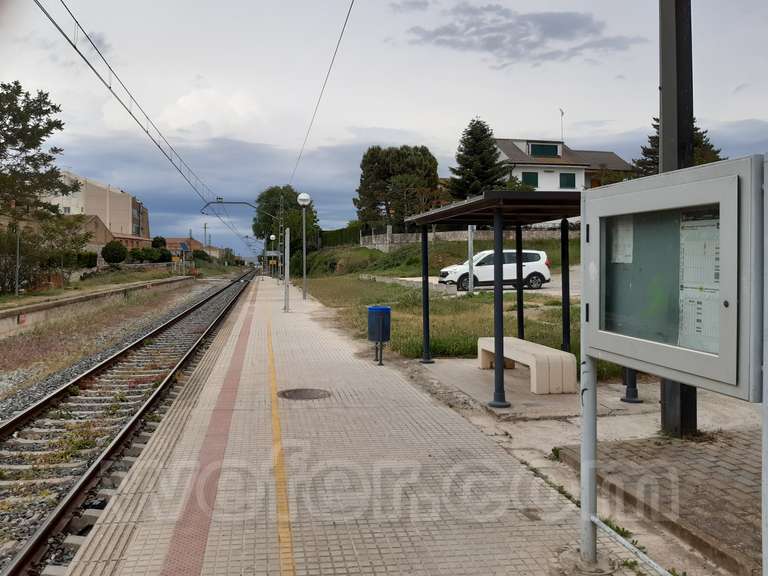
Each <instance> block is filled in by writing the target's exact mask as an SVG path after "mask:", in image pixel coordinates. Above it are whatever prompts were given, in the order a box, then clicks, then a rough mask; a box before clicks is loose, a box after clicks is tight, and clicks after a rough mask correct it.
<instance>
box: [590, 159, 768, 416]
mask: <svg viewBox="0 0 768 576" xmlns="http://www.w3.org/2000/svg"><path fill="white" fill-rule="evenodd" d="M763 162H764V159H763V157H762V156H759V155H754V156H748V157H746V158H739V159H735V160H725V161H723V162H717V163H715V164H709V165H705V166H697V167H694V168H687V169H684V170H677V171H674V172H667V173H664V174H659V175H658V176H650V177H647V178H641V179H638V180H632V181H629V182H622V183H619V184H615V185H611V186H605V187H603V188H598V189H595V190H594V191H590V192H589V193H587V194H585V199H586V200H585V205H584V211H583V216H582V220H583V225H584V226H586V227H588V229H589V232H586V231H585V235H588V238H589V240H588V242H587V243H586V247H585V248H586V251H585V252H584V253H583V254H584V264H583V265H584V266H585V276H584V285H585V286H584V294H585V298H584V299H585V301H586V303H587V306H588V307H589V315H588V316H586V315H585V319H587V318H588V320H587V321H586V322H585V323H584V338H585V340H586V342H587V350H586V353H587V354H588V355H590V356H593V357H594V358H597V359H600V360H608V361H611V362H615V363H617V364H620V365H622V366H627V367H630V368H634V369H636V370H640V371H642V372H647V373H650V374H655V375H657V376H660V377H662V378H669V379H673V380H676V381H678V382H682V383H684V384H688V385H691V386H696V387H700V388H705V389H707V390H712V391H714V392H719V393H721V394H725V395H728V396H734V397H737V398H740V399H742V400H747V401H750V402H760V401H761V398H762V379H761V378H762V371H761V366H762V354H763V353H762V320H761V318H760V317H761V313H762V305H763V290H762V270H763V238H762V236H763V201H762V186H763ZM709 204H718V205H719V207H720V230H719V232H720V254H721V256H720V280H719V287H720V309H719V331H720V337H719V351H718V353H717V354H713V353H709V352H703V351H699V350H695V349H691V348H684V347H681V346H676V345H670V344H664V343H661V342H655V341H651V340H645V339H642V338H638V337H633V336H627V335H622V334H619V333H617V332H612V331H608V330H604V329H602V328H601V318H602V317H603V314H604V310H603V309H602V302H603V298H602V291H603V290H604V289H605V286H604V285H603V278H602V271H601V268H600V266H601V261H602V259H603V257H604V251H605V250H606V241H605V233H604V226H602V225H601V219H603V218H606V217H611V216H620V215H632V214H638V213H643V212H654V211H657V210H667V209H676V208H688V207H691V208H693V207H696V206H703V205H709ZM734 255H735V256H734ZM585 314H586V312H585Z"/></svg>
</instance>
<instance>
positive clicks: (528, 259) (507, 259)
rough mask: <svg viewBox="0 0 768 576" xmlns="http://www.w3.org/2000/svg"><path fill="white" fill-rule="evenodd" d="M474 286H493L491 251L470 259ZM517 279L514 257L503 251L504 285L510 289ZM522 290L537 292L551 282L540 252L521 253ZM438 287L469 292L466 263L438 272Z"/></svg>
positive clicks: (547, 259) (547, 263) (515, 254)
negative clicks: (450, 286) (452, 286)
mask: <svg viewBox="0 0 768 576" xmlns="http://www.w3.org/2000/svg"><path fill="white" fill-rule="evenodd" d="M473 263H474V264H473V269H474V270H473V271H474V277H475V280H474V285H475V287H479V286H493V250H484V251H483V252H478V253H477V254H476V255H475V257H474V259H473ZM516 278H517V253H516V252H515V251H514V250H504V285H506V286H510V285H512V286H514V285H515V280H516ZM523 278H524V279H525V286H527V287H529V288H534V289H538V288H541V287H542V285H544V284H546V283H547V282H549V281H550V280H551V278H552V277H551V275H550V273H549V258H547V253H546V252H542V251H541V250H523ZM438 282H440V283H441V284H456V286H457V288H458V289H459V290H468V289H469V260H467V261H466V262H464V263H463V264H455V265H453V266H448V267H446V268H443V269H442V270H440V279H439V280H438Z"/></svg>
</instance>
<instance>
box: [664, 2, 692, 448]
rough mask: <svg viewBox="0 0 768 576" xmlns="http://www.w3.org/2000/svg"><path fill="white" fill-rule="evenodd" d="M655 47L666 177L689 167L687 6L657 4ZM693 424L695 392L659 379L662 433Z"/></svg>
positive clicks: (677, 433)
mask: <svg viewBox="0 0 768 576" xmlns="http://www.w3.org/2000/svg"><path fill="white" fill-rule="evenodd" d="M659 43H660V70H661V90H660V100H661V101H660V110H661V113H660V115H659V172H669V171H671V170H677V169H679V168H688V167H690V166H692V165H693V55H692V52H693V50H692V42H691V0H660V2H659ZM696 420H697V417H696V388H695V387H693V386H688V385H686V384H681V383H679V382H674V381H672V380H667V379H662V381H661V429H662V430H663V431H664V432H666V433H667V434H671V435H673V436H682V435H684V434H686V433H691V432H695V431H696V428H697V426H696Z"/></svg>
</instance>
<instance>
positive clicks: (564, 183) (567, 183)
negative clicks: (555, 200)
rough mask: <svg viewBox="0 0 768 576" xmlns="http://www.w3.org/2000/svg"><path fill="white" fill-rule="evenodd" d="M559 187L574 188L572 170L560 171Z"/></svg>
mask: <svg viewBox="0 0 768 576" xmlns="http://www.w3.org/2000/svg"><path fill="white" fill-rule="evenodd" d="M560 188H571V189H572V188H576V174H574V173H573V172H561V173H560Z"/></svg>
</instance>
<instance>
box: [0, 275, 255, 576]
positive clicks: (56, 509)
mask: <svg viewBox="0 0 768 576" xmlns="http://www.w3.org/2000/svg"><path fill="white" fill-rule="evenodd" d="M253 276H254V274H253V272H249V273H246V274H244V275H243V276H241V277H239V278H237V279H236V280H234V281H233V282H231V283H229V284H227V285H226V286H224V287H222V288H221V289H219V290H217V291H215V292H214V293H212V294H211V295H209V296H208V297H207V298H204V299H203V300H201V301H200V302H197V303H195V304H194V305H192V306H190V307H189V308H188V309H186V310H184V311H183V312H181V313H179V314H178V315H176V316H174V317H173V318H171V319H170V320H168V321H167V322H165V323H164V324H162V325H161V326H159V327H157V328H155V329H153V330H152V331H150V332H148V333H147V334H145V335H143V336H142V337H141V338H138V339H137V340H135V341H133V342H131V343H130V344H128V345H127V346H125V347H124V348H123V349H121V350H119V351H118V352H116V353H115V354H113V355H112V356H110V357H109V358H107V359H106V360H104V361H102V362H101V363H99V364H98V365H96V366H94V367H93V368H91V369H89V370H87V371H85V372H84V373H82V374H80V375H79V376H77V377H76V378H74V379H72V380H71V381H69V382H68V383H67V384H65V385H63V386H61V387H60V388H58V389H57V390H55V391H53V392H51V393H50V394H49V395H47V396H46V397H45V398H43V399H41V400H39V401H38V402H36V403H34V404H32V405H31V406H29V407H28V408H26V409H25V410H23V411H21V412H19V413H18V414H16V415H14V416H13V417H12V418H10V419H8V420H6V421H5V422H2V423H0V550H1V551H3V554H2V555H0V576H16V575H21V574H37V573H39V567H38V566H36V564H39V562H40V560H41V559H42V558H43V556H44V554H45V552H46V549H47V547H48V544H49V541H50V539H51V537H52V535H54V534H56V533H58V532H60V531H62V530H63V529H64V528H65V527H66V525H67V524H68V523H69V521H70V520H71V517H72V514H73V512H74V511H75V510H76V509H77V508H78V507H79V506H80V505H81V504H82V503H83V502H84V501H85V499H86V498H87V496H88V493H89V491H90V490H91V489H92V488H93V487H94V486H95V485H96V484H97V482H98V480H99V478H100V477H101V476H102V475H104V474H106V473H107V472H108V471H109V469H110V467H111V466H112V465H113V464H114V458H115V457H117V456H118V455H119V454H120V452H121V451H123V450H124V448H125V446H126V445H127V443H128V441H129V440H130V439H131V438H133V437H134V436H135V435H136V434H137V433H138V432H139V431H140V429H141V427H142V426H145V425H146V424H147V423H146V421H145V416H146V415H147V414H148V413H149V412H150V411H152V410H154V409H155V407H156V406H157V405H158V404H159V402H160V400H161V399H162V398H164V397H165V395H166V392H167V391H168V390H170V389H171V387H172V386H173V384H174V382H175V380H176V378H177V376H178V375H179V374H180V373H181V371H182V370H183V369H184V368H185V367H187V366H188V365H189V364H190V361H191V359H192V358H193V357H194V355H195V353H196V351H197V350H198V349H199V348H200V347H201V345H202V344H203V343H204V342H205V341H206V340H207V338H206V337H207V336H208V335H209V334H210V333H211V332H212V331H213V330H214V328H215V327H216V326H217V325H218V323H219V322H220V321H221V320H222V319H223V318H224V316H225V315H226V314H227V312H228V311H229V310H230V308H231V307H232V306H233V305H234V304H235V302H236V301H237V300H238V298H239V296H240V295H241V294H242V293H243V291H244V290H245V287H246V286H247V285H248V283H249V282H250V281H251V279H252V278H253Z"/></svg>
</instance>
